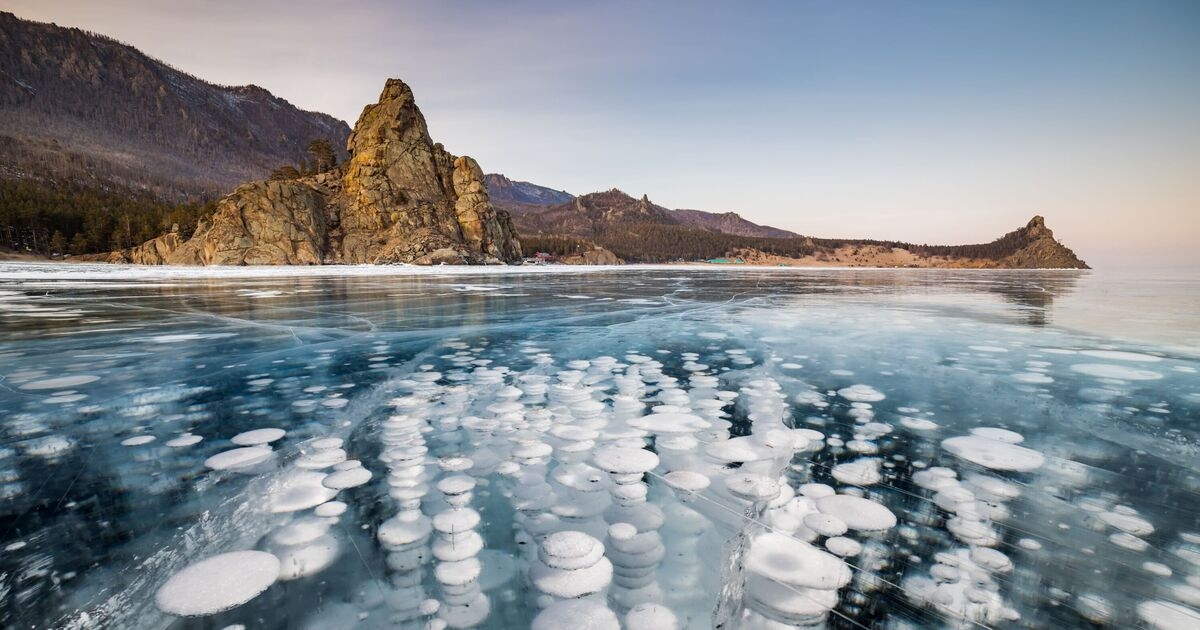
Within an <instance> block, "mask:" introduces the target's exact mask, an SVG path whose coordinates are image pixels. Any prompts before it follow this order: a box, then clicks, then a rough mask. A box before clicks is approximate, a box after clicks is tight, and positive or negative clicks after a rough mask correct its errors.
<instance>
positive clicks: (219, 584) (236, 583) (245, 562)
mask: <svg viewBox="0 0 1200 630" xmlns="http://www.w3.org/2000/svg"><path fill="white" fill-rule="evenodd" d="M279 566H280V565H279V559H278V558H276V557H275V556H274V555H272V554H269V553H266V552H263V551H234V552H231V553H223V554H220V555H216V556H212V557H211V558H206V559H204V560H201V561H199V562H197V563H195V564H192V565H190V566H188V567H187V568H185V569H183V570H182V571H180V572H178V573H176V574H175V575H173V576H171V578H170V579H169V580H167V582H166V584H163V585H162V587H161V588H159V589H158V592H157V593H155V595H154V602H155V604H157V605H158V608H159V610H162V611H163V612H165V613H168V614H172V615H180V616H184V617H197V616H203V615H212V614H216V613H219V612H222V611H225V610H229V609H231V608H236V607H238V606H241V605H242V604H245V603H246V602H248V601H250V600H252V599H254V598H255V597H257V596H258V595H259V594H261V593H262V592H263V591H265V590H267V589H268V588H270V587H271V585H272V584H274V583H275V581H276V580H278V579H279Z"/></svg>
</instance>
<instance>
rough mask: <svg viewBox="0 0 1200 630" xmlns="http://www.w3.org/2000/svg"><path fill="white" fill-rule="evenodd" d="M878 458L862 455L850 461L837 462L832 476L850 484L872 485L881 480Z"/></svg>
mask: <svg viewBox="0 0 1200 630" xmlns="http://www.w3.org/2000/svg"><path fill="white" fill-rule="evenodd" d="M879 464H880V460H879V459H877V458H874V457H863V458H861V459H856V460H854V461H852V462H846V463H843V464H838V465H836V466H834V467H833V471H832V474H833V478H834V479H837V480H838V481H839V482H841V483H844V484H847V485H851V486H873V485H875V484H877V483H879V482H880V481H883V476H882V475H880V473H879Z"/></svg>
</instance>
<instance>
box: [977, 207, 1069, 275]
mask: <svg viewBox="0 0 1200 630" xmlns="http://www.w3.org/2000/svg"><path fill="white" fill-rule="evenodd" d="M1007 238H1012V239H1013V240H1015V241H1017V242H1018V243H1019V244H1020V245H1019V247H1017V248H1016V250H1015V251H1013V252H1012V253H1010V254H1008V255H1007V256H1004V257H1003V258H1002V259H1000V265H999V266H1000V267H1004V268H1009V269H1089V267H1088V265H1087V263H1085V262H1083V261H1082V260H1080V259H1079V257H1078V256H1076V255H1075V252H1073V251H1071V248H1069V247H1067V246H1066V245H1063V244H1062V243H1060V242H1059V241H1058V239H1056V238H1054V232H1052V231H1050V228H1048V227H1046V220H1045V219H1044V218H1042V216H1041V215H1038V216H1035V217H1033V219H1030V221H1029V223H1028V224H1026V225H1025V227H1023V228H1021V229H1019V230H1017V231H1015V232H1010V233H1009V234H1006V235H1005V236H1004V237H1002V238H1001V239H1000V240H1001V241H1003V240H1004V239H1007Z"/></svg>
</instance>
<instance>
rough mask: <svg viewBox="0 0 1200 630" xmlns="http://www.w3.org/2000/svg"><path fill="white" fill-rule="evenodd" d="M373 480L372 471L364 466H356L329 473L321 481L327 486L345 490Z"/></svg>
mask: <svg viewBox="0 0 1200 630" xmlns="http://www.w3.org/2000/svg"><path fill="white" fill-rule="evenodd" d="M370 480H371V471H369V470H367V469H366V468H363V467H362V466H354V467H351V468H347V469H345V470H338V471H335V472H332V473H329V475H327V476H326V477H325V479H324V480H323V481H322V482H321V484H322V485H324V486H325V487H326V488H332V489H334V490H345V489H346V488H353V487H355V486H361V485H363V484H364V483H367V482H368V481H370Z"/></svg>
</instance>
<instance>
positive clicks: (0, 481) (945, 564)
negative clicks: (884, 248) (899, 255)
mask: <svg viewBox="0 0 1200 630" xmlns="http://www.w3.org/2000/svg"><path fill="white" fill-rule="evenodd" d="M0 414H2V420H0V626H2V627H7V628H51V627H54V628H60V627H61V628H110V627H111V628H164V627H172V628H214V629H218V628H226V627H229V626H233V627H238V626H237V624H241V625H242V626H244V627H246V628H364V629H368V628H370V629H373V628H392V627H400V628H425V627H432V628H439V627H450V628H474V627H478V628H524V627H529V626H530V625H531V624H532V625H533V627H537V628H578V627H589V628H628V629H636V628H651V629H653V630H667V629H668V628H670V627H672V626H671V624H672V623H674V624H676V626H677V627H679V628H688V629H692V628H712V627H716V626H720V627H722V628H727V629H733V628H748V629H763V630H766V629H777V628H789V627H809V626H812V627H828V628H864V627H871V628H917V627H947V628H978V627H994V628H1017V627H1037V628H1051V627H1054V628H1064V627H1070V628H1075V627H1078V628H1088V627H1095V626H1096V625H1098V626H1102V627H1113V628H1141V627H1144V628H1192V629H1194V628H1197V627H1200V273H1195V272H1193V273H1190V274H1189V273H1177V272H1170V273H1168V272H1162V273H1145V274H1120V273H1110V272H1103V271H1098V272H1053V271H1046V272H1018V271H1012V272H1006V271H950V270H895V271H892V270H830V269H821V270H798V269H770V268H763V269H755V268H733V267H705V268H690V267H627V268H603V269H575V268H551V267H546V268H503V269H481V268H453V269H451V268H396V267H352V268H280V269H246V268H237V269H201V270H196V269H180V268H166V269H163V268H128V267H115V266H85V265H71V266H63V265H49V264H47V265H31V264H17V263H0ZM535 618H536V620H535ZM585 622H587V623H590V624H592V625H589V626H585V625H584V623H585ZM614 624H619V625H614Z"/></svg>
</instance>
